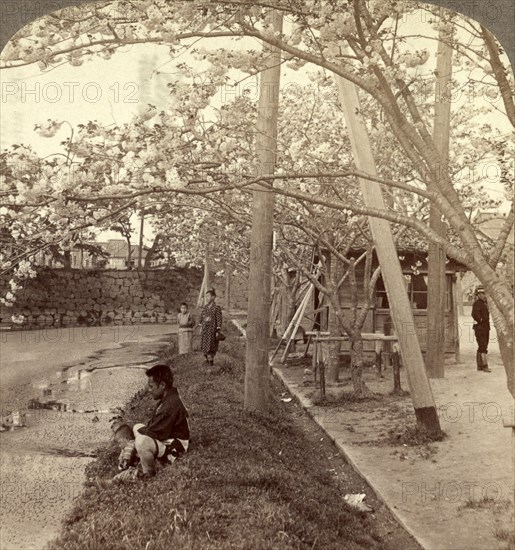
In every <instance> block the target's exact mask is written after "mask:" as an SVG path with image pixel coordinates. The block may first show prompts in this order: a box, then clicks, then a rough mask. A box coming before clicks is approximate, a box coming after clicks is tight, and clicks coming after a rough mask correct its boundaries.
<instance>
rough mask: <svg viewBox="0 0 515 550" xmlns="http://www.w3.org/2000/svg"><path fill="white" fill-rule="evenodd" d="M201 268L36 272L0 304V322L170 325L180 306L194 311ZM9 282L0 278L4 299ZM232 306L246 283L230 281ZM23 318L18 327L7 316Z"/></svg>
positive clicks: (221, 282)
mask: <svg viewBox="0 0 515 550" xmlns="http://www.w3.org/2000/svg"><path fill="white" fill-rule="evenodd" d="M201 283H202V270H200V269H195V268H175V269H172V270H149V271H122V270H85V269H71V270H64V269H51V268H42V269H40V271H39V273H38V276H37V277H36V278H35V279H31V280H28V281H27V282H26V286H25V288H24V289H23V290H22V291H20V292H19V293H17V296H16V302H15V304H14V306H13V307H9V308H8V307H5V306H4V305H1V306H0V317H1V323H2V325H3V326H4V327H5V326H11V327H12V328H28V329H30V328H38V327H62V326H75V325H107V324H117V325H122V324H132V323H156V322H160V323H163V322H172V323H173V322H175V319H176V318H177V311H178V310H179V306H180V303H181V302H187V303H188V304H189V305H190V309H191V310H195V305H196V303H197V299H198V293H199V290H200V286H201ZM213 286H214V287H215V288H216V291H217V295H218V300H217V301H218V303H219V304H220V305H222V306H224V305H225V297H224V292H225V278H224V277H215V278H214V280H213ZM8 289H9V288H8V281H7V280H5V279H0V293H1V295H5V292H6V291H7V290H8ZM230 294H231V304H230V305H231V308H234V309H245V308H246V304H247V296H246V280H245V279H243V278H241V277H240V278H235V277H233V278H232V279H231V292H230ZM13 315H14V316H20V315H22V316H23V318H24V320H23V323H22V324H16V323H14V322H13V321H12V319H11V318H12V316H13Z"/></svg>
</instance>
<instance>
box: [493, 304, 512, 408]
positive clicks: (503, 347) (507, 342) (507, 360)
mask: <svg viewBox="0 0 515 550" xmlns="http://www.w3.org/2000/svg"><path fill="white" fill-rule="evenodd" d="M488 308H489V310H490V315H491V316H492V321H493V324H494V326H495V331H496V333H497V343H498V345H499V351H500V352H501V359H502V362H503V365H504V370H505V372H506V381H507V385H508V390H509V391H510V393H511V395H512V396H513V397H515V373H514V361H513V326H512V327H511V331H507V332H505V331H503V330H502V329H501V328H500V326H499V325H500V324H501V320H502V315H501V313H500V312H499V310H498V309H497V308H496V307H495V305H494V304H493V303H492V302H491V301H489V302H488ZM490 345H491V344H490Z"/></svg>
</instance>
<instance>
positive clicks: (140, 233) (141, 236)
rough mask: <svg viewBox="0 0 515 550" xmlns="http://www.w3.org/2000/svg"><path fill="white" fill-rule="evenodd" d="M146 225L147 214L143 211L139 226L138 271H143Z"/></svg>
mask: <svg viewBox="0 0 515 550" xmlns="http://www.w3.org/2000/svg"><path fill="white" fill-rule="evenodd" d="M144 225H145V214H144V212H143V210H142V211H141V223H140V226H139V249H138V269H141V268H142V266H143V263H142V258H143V227H144Z"/></svg>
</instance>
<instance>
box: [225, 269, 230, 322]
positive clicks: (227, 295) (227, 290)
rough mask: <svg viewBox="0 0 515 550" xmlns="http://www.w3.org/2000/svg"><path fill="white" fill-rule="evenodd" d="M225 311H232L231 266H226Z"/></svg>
mask: <svg viewBox="0 0 515 550" xmlns="http://www.w3.org/2000/svg"><path fill="white" fill-rule="evenodd" d="M224 298H225V300H224V301H225V309H226V310H227V311H229V310H230V309H231V266H230V264H225V297H224Z"/></svg>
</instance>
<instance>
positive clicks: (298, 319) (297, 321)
mask: <svg viewBox="0 0 515 550" xmlns="http://www.w3.org/2000/svg"><path fill="white" fill-rule="evenodd" d="M313 288H314V287H313V286H310V287H309V288H308V291H307V292H306V295H305V296H304V299H303V300H302V303H301V305H300V307H299V309H298V310H297V312H296V314H295V315H296V319H295V324H294V326H293V330H292V332H291V334H290V337H289V338H288V343H287V344H286V349H285V350H284V353H283V356H282V357H281V363H284V362H285V361H286V358H287V357H288V353H289V351H290V346H291V343H292V342H294V341H295V335H296V334H297V330H298V328H299V326H300V323H301V322H302V318H303V317H304V312H305V311H306V307H307V305H308V303H309V300H310V299H311V294H313ZM292 320H293V319H292ZM290 326H291V324H290Z"/></svg>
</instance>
